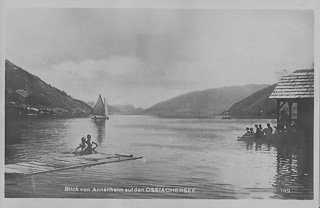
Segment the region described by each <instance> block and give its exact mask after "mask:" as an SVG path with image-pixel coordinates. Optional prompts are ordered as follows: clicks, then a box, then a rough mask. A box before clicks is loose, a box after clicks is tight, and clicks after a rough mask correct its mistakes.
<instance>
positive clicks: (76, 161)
mask: <svg viewBox="0 0 320 208" xmlns="http://www.w3.org/2000/svg"><path fill="white" fill-rule="evenodd" d="M141 158H142V157H139V156H133V155H125V154H103V153H97V154H90V155H82V156H76V155H72V154H70V155H65V156H63V157H61V158H53V159H50V160H45V161H31V162H21V163H14V164H6V165H5V175H19V176H28V175H35V174H41V173H49V172H55V171H62V170H67V169H75V168H83V167H89V166H94V165H102V164H107V163H116V162H123V161H128V160H137V159H141Z"/></svg>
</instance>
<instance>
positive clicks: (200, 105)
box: [143, 85, 268, 117]
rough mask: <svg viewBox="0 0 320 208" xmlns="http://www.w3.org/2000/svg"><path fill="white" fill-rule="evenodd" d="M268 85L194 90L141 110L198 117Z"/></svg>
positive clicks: (211, 112) (213, 111) (231, 103)
mask: <svg viewBox="0 0 320 208" xmlns="http://www.w3.org/2000/svg"><path fill="white" fill-rule="evenodd" d="M267 86H268V85H246V86H232V87H222V88H214V89H208V90H204V91H194V92H190V93H187V94H183V95H180V96H178V97H175V98H172V99H170V100H167V101H163V102H160V103H158V104H156V105H154V106H152V107H151V108H148V109H146V110H144V111H143V113H145V114H153V115H159V116H172V117H198V116H201V117H202V116H211V115H215V114H221V113H222V112H223V111H226V110H228V109H229V108H230V107H231V106H232V105H233V104H234V103H236V102H239V101H240V100H242V99H243V98H245V97H248V96H249V95H251V94H252V93H254V92H256V91H258V90H260V89H263V88H265V87H267Z"/></svg>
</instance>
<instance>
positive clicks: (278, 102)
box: [277, 99, 280, 127]
mask: <svg viewBox="0 0 320 208" xmlns="http://www.w3.org/2000/svg"><path fill="white" fill-rule="evenodd" d="M279 111H280V100H278V99H277V127H278V123H279V118H280V115H279V114H280V112H279Z"/></svg>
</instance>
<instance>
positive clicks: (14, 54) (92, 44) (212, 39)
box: [5, 8, 314, 108]
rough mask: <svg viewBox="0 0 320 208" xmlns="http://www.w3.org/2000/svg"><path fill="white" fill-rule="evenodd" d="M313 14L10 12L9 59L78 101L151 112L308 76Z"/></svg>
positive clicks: (153, 10) (227, 11)
mask: <svg viewBox="0 0 320 208" xmlns="http://www.w3.org/2000/svg"><path fill="white" fill-rule="evenodd" d="M313 18H314V16H313V12H312V11H307V10H306V11H301V10H300V11H298V10H290V11H289V10H287V11H285V10H211V9H207V10H204V9H79V8H78V9H76V8H75V9H64V8H55V9H54V8H51V9H45V8H34V9H33V8H23V9H19V8H11V9H8V10H7V15H6V40H5V46H6V59H9V60H10V61H11V62H13V63H15V64H16V65H18V66H20V67H22V68H23V69H25V70H27V71H28V72H30V73H32V74H34V75H36V76H38V77H40V78H41V79H42V80H44V81H45V82H47V83H49V84H51V85H53V86H55V87H57V88H59V89H61V90H64V91H66V92H67V93H68V94H69V95H71V96H72V97H75V98H77V99H81V100H83V101H96V99H97V98H98V94H102V95H103V96H104V97H106V99H107V101H108V103H109V104H111V105H112V104H113V105H114V104H133V105H135V106H136V107H143V108H146V107H150V106H151V105H153V104H155V103H157V102H159V101H163V100H166V99H169V98H172V97H174V96H177V95H179V94H182V93H186V92H190V91H195V90H204V89H208V88H216V87H222V86H234V85H246V84H273V83H276V82H277V76H276V72H277V71H281V70H283V69H287V70H288V71H294V70H296V69H302V68H310V67H311V66H312V63H313V62H314V60H313V45H314V43H313V39H314V37H313V32H314V28H313V24H314V21H313Z"/></svg>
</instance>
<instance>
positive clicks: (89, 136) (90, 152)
mask: <svg viewBox="0 0 320 208" xmlns="http://www.w3.org/2000/svg"><path fill="white" fill-rule="evenodd" d="M86 143H87V145H88V152H89V154H92V153H94V152H95V149H96V148H97V147H98V146H99V145H98V144H97V143H95V142H94V141H91V135H90V134H88V135H87V141H86ZM93 144H94V145H95V147H92V146H93Z"/></svg>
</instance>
